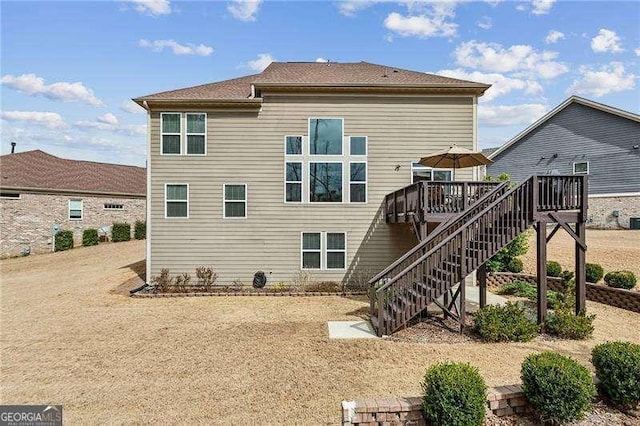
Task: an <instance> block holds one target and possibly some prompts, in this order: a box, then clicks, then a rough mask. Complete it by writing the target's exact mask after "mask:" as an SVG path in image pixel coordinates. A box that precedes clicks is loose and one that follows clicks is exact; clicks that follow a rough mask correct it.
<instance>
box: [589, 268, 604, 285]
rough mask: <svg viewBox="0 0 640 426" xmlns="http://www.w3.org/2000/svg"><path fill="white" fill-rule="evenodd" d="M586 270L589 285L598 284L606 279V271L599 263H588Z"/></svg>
mask: <svg viewBox="0 0 640 426" xmlns="http://www.w3.org/2000/svg"><path fill="white" fill-rule="evenodd" d="M586 269H587V275H586V278H587V282H589V283H597V282H598V281H600V280H601V279H602V277H604V269H602V266H600V265H598V264H597V263H587V264H586Z"/></svg>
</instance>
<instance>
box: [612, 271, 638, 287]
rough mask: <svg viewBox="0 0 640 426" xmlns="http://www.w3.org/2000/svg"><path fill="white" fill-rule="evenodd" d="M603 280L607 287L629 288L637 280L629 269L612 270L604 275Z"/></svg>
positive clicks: (633, 285)
mask: <svg viewBox="0 0 640 426" xmlns="http://www.w3.org/2000/svg"><path fill="white" fill-rule="evenodd" d="M604 282H605V283H606V284H607V285H608V286H609V287H615V288H624V289H626V290H631V289H632V288H633V287H635V286H636V283H637V282H638V281H637V279H636V275H635V274H634V273H633V272H631V271H613V272H609V273H608V274H607V275H605V276H604Z"/></svg>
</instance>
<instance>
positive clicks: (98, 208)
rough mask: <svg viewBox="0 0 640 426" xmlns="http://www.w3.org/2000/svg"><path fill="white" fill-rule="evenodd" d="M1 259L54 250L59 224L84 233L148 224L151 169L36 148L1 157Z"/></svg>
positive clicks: (78, 237) (77, 235)
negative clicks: (116, 225)
mask: <svg viewBox="0 0 640 426" xmlns="http://www.w3.org/2000/svg"><path fill="white" fill-rule="evenodd" d="M0 174H1V178H0V179H1V180H0V211H1V215H0V256H2V257H7V256H16V255H21V254H24V253H27V252H30V253H42V252H47V251H51V250H52V245H51V243H52V235H53V229H54V226H55V225H57V226H58V227H59V229H69V230H72V231H73V234H74V240H75V244H76V245H79V244H82V231H83V230H84V229H87V228H100V227H106V226H110V225H111V224H112V223H113V222H128V223H131V224H133V223H134V222H135V221H136V220H144V219H145V212H146V169H145V168H143V167H134V166H124V165H118V164H106V163H96V162H91V161H77V160H67V159H63V158H59V157H56V156H53V155H50V154H47V153H46V152H43V151H40V150H35V151H27V152H22V153H15V154H8V155H3V156H1V157H0Z"/></svg>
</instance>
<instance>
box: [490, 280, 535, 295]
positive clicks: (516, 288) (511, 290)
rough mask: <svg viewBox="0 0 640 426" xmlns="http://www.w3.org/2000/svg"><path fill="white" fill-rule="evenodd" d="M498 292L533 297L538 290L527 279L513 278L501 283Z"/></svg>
mask: <svg viewBox="0 0 640 426" xmlns="http://www.w3.org/2000/svg"><path fill="white" fill-rule="evenodd" d="M498 294H504V295H512V296H517V297H526V298H529V299H535V298H536V297H537V295H538V291H537V290H536V287H535V286H534V285H533V284H531V283H529V282H527V281H522V280H515V281H511V282H509V283H506V284H504V285H502V286H501V287H500V289H499V290H498Z"/></svg>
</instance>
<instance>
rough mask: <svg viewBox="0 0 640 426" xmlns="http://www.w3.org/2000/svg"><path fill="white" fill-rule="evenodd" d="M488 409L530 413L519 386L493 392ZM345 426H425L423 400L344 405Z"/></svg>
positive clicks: (499, 413)
mask: <svg viewBox="0 0 640 426" xmlns="http://www.w3.org/2000/svg"><path fill="white" fill-rule="evenodd" d="M487 409H488V410H491V411H492V412H493V414H495V415H496V416H507V415H510V414H521V413H527V412H529V411H531V407H530V406H529V405H528V403H527V400H526V398H525V396H524V392H523V391H522V387H521V386H520V385H509V386H499V387H495V388H490V389H489V390H488V395H487ZM342 425H343V426H350V425H361V426H364V425H367V426H386V425H407V426H408V425H415V426H426V425H427V421H426V420H425V418H424V416H423V414H422V398H420V397H408V398H372V399H365V400H358V401H342Z"/></svg>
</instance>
